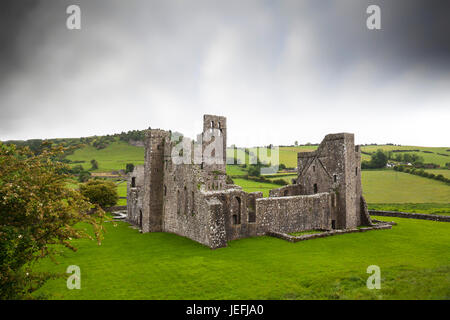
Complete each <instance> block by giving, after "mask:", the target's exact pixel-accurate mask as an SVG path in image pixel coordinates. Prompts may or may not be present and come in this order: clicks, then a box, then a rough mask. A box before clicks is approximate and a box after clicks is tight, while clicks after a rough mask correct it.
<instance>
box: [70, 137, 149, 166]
mask: <svg viewBox="0 0 450 320" xmlns="http://www.w3.org/2000/svg"><path fill="white" fill-rule="evenodd" d="M67 159H69V160H72V161H77V160H81V161H86V162H85V163H81V165H82V166H83V168H84V169H85V170H88V169H90V168H91V163H90V161H91V160H92V159H95V160H97V161H98V164H99V168H98V169H97V170H94V171H93V172H110V171H117V170H121V169H123V170H125V166H126V164H127V163H133V164H134V165H138V164H143V163H144V148H140V147H135V146H132V145H130V144H128V143H126V142H123V141H120V140H118V141H116V142H114V143H111V144H110V145H108V146H107V147H106V148H105V149H101V150H97V149H95V148H94V147H92V146H86V147H83V148H81V149H78V150H76V151H75V152H74V154H72V155H69V156H67ZM74 165H79V163H76V164H74Z"/></svg>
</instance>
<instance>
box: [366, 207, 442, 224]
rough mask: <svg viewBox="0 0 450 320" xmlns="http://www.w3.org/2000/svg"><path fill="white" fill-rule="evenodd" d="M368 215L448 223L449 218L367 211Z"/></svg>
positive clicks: (433, 215)
mask: <svg viewBox="0 0 450 320" xmlns="http://www.w3.org/2000/svg"><path fill="white" fill-rule="evenodd" d="M369 214H370V215H373V216H386V217H399V218H409V219H423V220H432V221H441V222H450V216H440V215H435V214H426V213H411V212H398V211H378V210H369Z"/></svg>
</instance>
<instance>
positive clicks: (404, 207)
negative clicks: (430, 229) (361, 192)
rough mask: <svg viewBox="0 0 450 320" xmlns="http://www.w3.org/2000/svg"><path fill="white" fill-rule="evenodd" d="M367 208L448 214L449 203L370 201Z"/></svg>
mask: <svg viewBox="0 0 450 320" xmlns="http://www.w3.org/2000/svg"><path fill="white" fill-rule="evenodd" d="M368 207H369V210H386V211H401V212H412V213H426V214H437V215H444V216H448V215H450V203H372V204H369V205H368Z"/></svg>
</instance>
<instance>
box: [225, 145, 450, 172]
mask: <svg viewBox="0 0 450 320" xmlns="http://www.w3.org/2000/svg"><path fill="white" fill-rule="evenodd" d="M259 149H265V148H259ZM316 149H317V146H298V147H280V148H279V162H280V163H282V164H284V165H286V166H287V167H290V168H295V167H297V153H298V152H308V151H314V150H316ZM378 149H381V150H383V151H391V150H419V151H418V152H399V153H400V154H405V153H408V154H411V153H416V154H418V155H420V156H421V157H422V158H423V159H424V162H425V163H435V164H439V165H440V166H442V167H444V166H445V164H446V163H447V162H450V152H449V151H447V150H448V149H449V148H448V147H441V148H433V147H417V146H391V145H377V146H362V147H361V150H362V151H364V152H369V153H372V152H375V151H377V150H378ZM249 150H250V151H252V152H253V153H254V154H257V153H256V148H250V149H249ZM423 151H431V152H433V153H425V152H423ZM266 152H267V154H268V155H269V156H270V154H271V153H270V151H266V150H260V154H261V155H262V156H260V159H261V161H263V162H264V161H267V160H270V159H269V158H268V157H265V156H264V155H265V154H266ZM438 153H441V154H444V155H439V154H438ZM394 154H396V153H394ZM445 155H447V156H445ZM227 156H229V157H231V156H232V152H231V150H230V149H228V150H227ZM361 156H362V160H370V155H366V154H362V155H361ZM247 160H248V159H247Z"/></svg>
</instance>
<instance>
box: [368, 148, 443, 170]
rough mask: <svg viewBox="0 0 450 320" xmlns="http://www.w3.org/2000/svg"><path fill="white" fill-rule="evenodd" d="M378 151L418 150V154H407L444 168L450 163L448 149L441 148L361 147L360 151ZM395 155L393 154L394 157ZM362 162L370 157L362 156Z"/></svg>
mask: <svg viewBox="0 0 450 320" xmlns="http://www.w3.org/2000/svg"><path fill="white" fill-rule="evenodd" d="M378 149H382V150H383V151H390V150H416V149H417V150H420V151H419V152H407V153H408V154H411V153H415V154H418V155H419V156H421V157H422V158H423V160H424V162H425V163H435V164H438V165H440V166H441V167H444V166H445V164H446V163H447V162H450V152H449V151H447V150H449V149H450V148H449V147H441V148H433V147H415V146H390V145H389V146H388V145H382V146H362V147H361V150H362V151H365V152H375V151H377V150H378ZM422 151H431V152H433V153H425V152H422ZM399 153H401V154H405V152H399ZM438 153H441V154H446V155H447V156H442V155H438ZM395 154H397V153H394V155H395ZM362 158H363V160H370V156H368V155H364V154H363V157H362Z"/></svg>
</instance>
